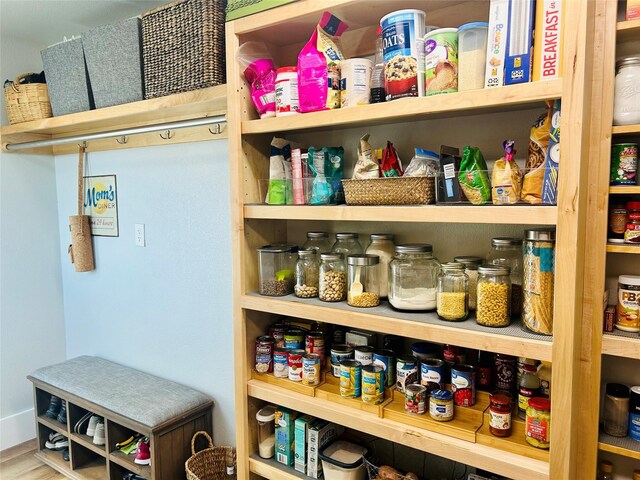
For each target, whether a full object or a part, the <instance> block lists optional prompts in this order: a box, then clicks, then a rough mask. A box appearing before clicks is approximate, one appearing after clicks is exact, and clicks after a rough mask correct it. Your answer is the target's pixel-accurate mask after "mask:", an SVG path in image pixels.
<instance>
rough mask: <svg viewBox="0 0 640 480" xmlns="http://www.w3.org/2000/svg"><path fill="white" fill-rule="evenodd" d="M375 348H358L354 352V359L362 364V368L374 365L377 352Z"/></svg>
mask: <svg viewBox="0 0 640 480" xmlns="http://www.w3.org/2000/svg"><path fill="white" fill-rule="evenodd" d="M375 350H376V349H375V348H373V347H368V346H366V345H365V346H358V347H355V348H354V350H353V357H354V359H355V360H357V361H358V362H360V363H361V364H362V366H363V367H364V366H365V365H371V364H372V363H373V352H375Z"/></svg>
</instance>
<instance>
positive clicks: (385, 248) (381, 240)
mask: <svg viewBox="0 0 640 480" xmlns="http://www.w3.org/2000/svg"><path fill="white" fill-rule="evenodd" d="M395 248H396V246H395V244H394V243H393V235H392V234H390V233H373V234H371V243H370V244H369V246H368V247H367V250H366V251H365V253H369V254H371V255H378V257H380V264H379V266H378V270H379V272H380V297H381V298H387V296H388V290H389V263H391V259H392V258H393V254H394V253H395Z"/></svg>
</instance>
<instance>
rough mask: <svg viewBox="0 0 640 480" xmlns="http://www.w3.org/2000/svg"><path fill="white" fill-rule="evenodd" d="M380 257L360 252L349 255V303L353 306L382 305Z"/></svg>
mask: <svg viewBox="0 0 640 480" xmlns="http://www.w3.org/2000/svg"><path fill="white" fill-rule="evenodd" d="M379 264H380V257H378V256H377V255H372V254H367V253H360V254H356V255H349V256H348V257H347V266H348V271H347V280H348V284H347V303H348V304H349V305H351V306H352V307H376V306H378V305H380V275H379V273H380V271H379V270H378V266H379Z"/></svg>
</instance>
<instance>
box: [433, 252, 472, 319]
mask: <svg viewBox="0 0 640 480" xmlns="http://www.w3.org/2000/svg"><path fill="white" fill-rule="evenodd" d="M468 302H469V277H467V274H466V273H464V265H463V264H462V263H457V262H451V263H443V264H442V270H441V271H440V274H439V275H438V294H437V311H438V317H439V318H441V319H442V320H449V321H453V322H459V321H462V320H466V319H467V317H468V315H469V308H468Z"/></svg>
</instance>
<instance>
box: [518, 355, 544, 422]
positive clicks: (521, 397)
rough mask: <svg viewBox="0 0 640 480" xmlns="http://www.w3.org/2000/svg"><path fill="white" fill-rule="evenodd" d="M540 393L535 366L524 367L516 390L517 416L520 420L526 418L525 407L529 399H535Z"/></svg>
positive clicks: (526, 365)
mask: <svg viewBox="0 0 640 480" xmlns="http://www.w3.org/2000/svg"><path fill="white" fill-rule="evenodd" d="M539 391H540V379H539V378H538V375H537V373H536V367H535V365H528V364H525V365H524V371H523V372H522V378H521V379H520V386H519V388H518V416H519V417H520V418H521V419H523V420H524V419H526V418H527V407H528V406H529V399H530V398H532V397H537V396H538V392H539Z"/></svg>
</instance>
